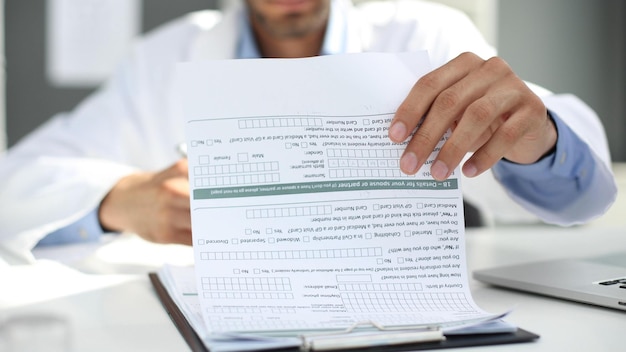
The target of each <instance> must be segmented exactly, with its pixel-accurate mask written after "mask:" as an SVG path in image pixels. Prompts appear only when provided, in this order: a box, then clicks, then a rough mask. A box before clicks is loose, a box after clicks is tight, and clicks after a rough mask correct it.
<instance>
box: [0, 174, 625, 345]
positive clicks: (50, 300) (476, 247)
mask: <svg viewBox="0 0 626 352" xmlns="http://www.w3.org/2000/svg"><path fill="white" fill-rule="evenodd" d="M615 171H616V174H617V175H621V177H618V187H619V188H620V190H626V164H620V165H617V166H616V169H615ZM624 214H626V194H624V193H623V192H622V193H620V195H619V196H618V202H617V204H616V206H614V207H613V208H612V209H610V210H609V212H608V213H607V214H606V215H605V216H603V217H602V218H600V219H598V220H596V221H594V222H592V223H591V224H590V225H586V226H578V227H572V228H558V227H551V226H523V227H495V228H488V229H471V230H468V231H467V234H466V243H467V259H468V268H469V270H470V271H472V270H476V269H480V268H487V267H493V266H499V265H506V264H514V263H521V262H525V261H534V260H544V259H554V258H562V257H585V256H594V255H601V254H608V253H611V252H614V251H619V250H622V251H624V250H625V249H626V219H625V218H624ZM85 253H88V255H87V256H86V257H84V254H85ZM39 255H40V257H46V256H49V257H55V256H56V258H59V255H62V258H63V260H64V261H65V262H66V263H67V264H68V265H61V264H59V263H58V262H55V261H49V260H40V261H39V262H38V263H37V264H35V265H32V266H23V267H4V268H2V267H0V277H1V278H2V280H3V282H2V288H1V289H0V323H1V322H2V321H3V320H4V319H10V318H11V317H15V316H20V315H23V314H28V313H35V314H55V315H57V316H61V317H63V318H64V319H65V320H66V321H67V322H68V324H67V325H68V326H69V329H70V332H71V337H70V341H71V347H72V349H71V351H72V352H74V351H94V352H97V351H185V350H188V347H187V345H186V343H185V341H184V340H183V339H182V337H181V336H180V334H179V333H178V331H177V330H176V328H175V326H174V325H173V324H172V322H171V321H170V320H169V317H168V316H167V314H166V313H165V311H164V310H163V308H162V306H161V304H160V302H159V301H158V299H157V297H156V294H155V292H154V290H153V289H152V286H151V284H150V282H149V280H148V277H147V273H148V272H149V271H153V270H156V269H157V268H159V267H160V266H161V265H163V264H165V263H169V264H174V265H185V264H191V263H192V261H193V252H192V250H191V248H189V247H184V246H176V245H156V244H152V243H147V242H145V241H142V240H140V239H139V238H137V237H135V236H127V235H125V236H119V237H116V238H115V239H114V240H112V241H111V242H109V243H106V244H104V245H101V246H98V247H80V246H77V247H76V248H73V249H72V250H70V251H67V248H66V249H64V252H62V253H55V252H40V253H39ZM75 268H78V269H80V270H81V271H82V272H79V271H77V270H75ZM84 272H87V273H94V274H96V275H94V274H85V273H84ZM470 276H471V275H470ZM470 286H471V289H472V292H473V295H474V299H475V300H476V302H477V303H478V304H479V305H480V306H481V307H482V308H483V309H485V310H486V311H490V312H502V311H506V310H508V309H511V308H513V309H514V310H513V313H512V314H511V315H510V316H509V317H508V318H507V320H509V321H511V322H512V323H515V324H517V325H518V326H520V327H522V328H525V329H527V330H529V331H532V332H535V333H537V334H539V335H541V338H540V339H539V340H538V341H536V342H533V343H525V344H517V345H504V346H489V347H485V348H484V350H485V351H491V352H500V351H585V352H586V351H618V350H623V346H622V344H623V334H624V331H626V313H624V312H621V311H617V310H611V309H607V308H600V307H594V306H589V305H585V304H581V303H574V302H568V301H562V300H558V299H554V298H548V297H543V296H539V295H534V294H529V293H523V292H517V291H512V290H506V289H500V288H496V287H491V286H488V285H484V284H482V283H479V282H477V281H475V280H473V279H470ZM4 343H5V342H4V341H3V339H2V336H1V334H0V351H3V350H5V348H3V347H5V346H4V345H3V344H4ZM458 350H467V349H458ZM481 350H483V349H481Z"/></svg>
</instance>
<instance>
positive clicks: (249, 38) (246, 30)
mask: <svg viewBox="0 0 626 352" xmlns="http://www.w3.org/2000/svg"><path fill="white" fill-rule="evenodd" d="M347 16H348V11H347V8H346V6H344V4H342V1H335V0H332V1H331V4H330V15H329V17H328V24H327V25H326V33H325V34H324V43H322V50H321V52H320V55H334V54H343V53H346V52H347V51H348V50H347V48H348V45H347V43H348V40H347V38H348V28H347ZM238 26H239V33H240V36H239V39H238V40H239V43H238V45H237V55H236V58H237V59H258V58H260V57H261V55H260V53H259V49H258V46H257V43H256V40H255V38H254V34H253V33H252V27H251V26H250V22H249V21H248V11H247V9H246V8H245V7H244V8H243V9H242V11H240V12H239V24H238Z"/></svg>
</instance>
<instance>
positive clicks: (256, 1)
mask: <svg viewBox="0 0 626 352" xmlns="http://www.w3.org/2000/svg"><path fill="white" fill-rule="evenodd" d="M246 3H247V5H248V10H249V12H250V17H251V20H252V22H253V25H254V26H255V28H256V29H257V30H263V31H265V32H266V33H267V34H269V35H270V36H272V37H275V38H277V39H288V38H299V37H303V36H306V35H308V34H311V33H314V32H316V31H318V30H320V29H322V28H323V27H324V26H325V25H326V21H327V20H328V14H329V13H330V0H246Z"/></svg>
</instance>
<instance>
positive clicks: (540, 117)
mask: <svg viewBox="0 0 626 352" xmlns="http://www.w3.org/2000/svg"><path fill="white" fill-rule="evenodd" d="M422 117H424V121H423V123H422V125H421V126H420V127H419V129H417V131H415V134H414V135H413V138H412V139H411V141H410V142H409V144H408V145H407V148H406V150H405V151H404V154H403V156H402V158H401V159H400V168H401V169H402V171H403V172H405V173H407V174H414V173H416V172H417V171H418V170H419V168H420V167H421V166H422V164H423V163H424V162H425V161H426V160H427V158H428V156H429V155H430V154H431V153H432V151H433V149H434V148H435V146H436V145H437V143H438V142H439V141H440V140H441V137H442V136H443V135H444V133H445V132H446V131H447V130H448V129H449V128H451V129H452V135H451V136H450V138H449V139H448V140H447V141H446V142H445V144H444V145H443V146H442V148H441V150H440V152H439V154H438V156H437V158H436V160H435V161H434V162H433V165H432V166H431V174H432V176H433V178H435V179H436V180H444V179H446V178H448V176H450V173H451V172H452V171H453V170H454V168H455V167H456V166H457V165H458V164H459V163H460V162H461V161H462V159H463V157H464V156H465V154H466V153H468V152H474V154H473V155H472V157H470V159H468V161H467V162H466V163H465V164H464V165H463V169H462V170H463V173H464V174H465V175H466V176H468V177H473V176H477V175H479V174H481V173H482V172H484V171H486V170H487V169H489V168H491V167H492V166H493V165H494V164H495V163H496V162H498V161H499V160H500V159H502V158H506V159H508V160H509V161H512V162H516V163H520V164H530V163H534V162H536V161H537V160H539V159H540V158H541V157H542V156H543V155H545V154H546V153H547V152H548V151H550V150H551V149H552V148H553V147H554V145H555V144H556V139H557V132H556V127H555V126H554V122H552V120H551V119H550V117H549V116H548V113H547V110H546V107H545V106H544V105H543V102H542V101H541V99H540V98H539V97H538V96H536V95H535V94H534V93H533V92H532V91H531V90H530V89H529V88H528V87H527V86H526V84H525V83H524V82H523V81H522V80H521V79H520V78H518V77H517V76H516V75H515V73H514V72H513V71H512V70H511V68H510V67H509V66H508V65H507V64H506V63H505V62H504V61H503V60H502V59H500V58H497V57H494V58H491V59H489V60H487V61H485V60H482V59H481V58H479V57H478V56H476V55H474V54H471V53H464V54H461V55H459V56H458V57H457V58H455V59H453V60H451V61H450V62H449V63H447V64H446V65H444V66H441V67H440V68H438V69H436V70H434V71H432V72H430V73H428V74H426V75H424V76H423V77H422V78H421V79H419V80H418V81H417V83H416V84H415V85H414V86H413V88H412V89H411V92H410V93H409V95H408V96H407V97H406V99H405V100H404V102H403V103H402V104H401V105H400V107H399V108H398V111H397V112H396V115H395V116H394V119H393V121H392V122H391V125H390V127H389V137H390V138H391V140H392V141H394V142H397V143H400V142H402V141H404V140H405V139H406V138H407V137H408V136H409V135H410V133H411V132H412V131H413V130H414V129H415V127H416V126H417V124H418V123H419V121H420V120H421V118H422Z"/></svg>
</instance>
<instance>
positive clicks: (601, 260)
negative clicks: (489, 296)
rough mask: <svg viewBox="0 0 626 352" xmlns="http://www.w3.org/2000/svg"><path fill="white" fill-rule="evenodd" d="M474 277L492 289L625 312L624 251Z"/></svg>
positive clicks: (498, 269)
mask: <svg viewBox="0 0 626 352" xmlns="http://www.w3.org/2000/svg"><path fill="white" fill-rule="evenodd" d="M473 277H474V279H476V280H478V281H481V282H484V283H487V284H491V285H495V286H500V287H506V288H511V289H515V290H521V291H526V292H532V293H537V294H542V295H546V296H551V297H556V298H562V299H567V300H571V301H576V302H582V303H587V304H593V305H598V306H602V307H608V308H614V309H620V310H625V311H626V252H621V253H613V254H609V255H605V256H601V257H591V258H579V259H558V260H551V261H543V262H531V263H524V264H516V265H511V266H503V267H496V268H490V269H481V270H476V271H474V272H473Z"/></svg>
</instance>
